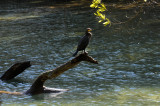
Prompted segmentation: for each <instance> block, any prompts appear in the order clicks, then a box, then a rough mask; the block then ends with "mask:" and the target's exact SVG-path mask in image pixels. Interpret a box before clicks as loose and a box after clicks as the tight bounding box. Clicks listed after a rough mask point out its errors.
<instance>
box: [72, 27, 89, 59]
mask: <svg viewBox="0 0 160 106" xmlns="http://www.w3.org/2000/svg"><path fill="white" fill-rule="evenodd" d="M91 31H92V29H91V28H87V29H86V33H85V35H84V36H83V37H82V38H81V40H80V41H79V43H78V46H77V50H76V52H75V53H74V54H73V56H76V55H77V53H78V51H81V50H82V51H84V53H85V49H86V47H87V46H88V44H89V41H90V38H91V36H92V33H91Z"/></svg>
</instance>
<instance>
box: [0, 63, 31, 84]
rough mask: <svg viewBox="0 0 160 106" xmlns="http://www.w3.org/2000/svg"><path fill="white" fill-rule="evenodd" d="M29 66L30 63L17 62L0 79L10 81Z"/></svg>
mask: <svg viewBox="0 0 160 106" xmlns="http://www.w3.org/2000/svg"><path fill="white" fill-rule="evenodd" d="M30 66H31V62H30V61H25V62H19V63H16V64H14V65H12V66H11V67H10V68H9V69H8V70H7V71H6V72H5V73H4V74H3V75H2V76H1V77H0V79H1V80H3V81H4V80H5V81H6V80H11V79H13V78H14V77H16V76H17V75H19V74H20V73H22V72H23V71H24V70H25V69H27V68H28V67H30Z"/></svg>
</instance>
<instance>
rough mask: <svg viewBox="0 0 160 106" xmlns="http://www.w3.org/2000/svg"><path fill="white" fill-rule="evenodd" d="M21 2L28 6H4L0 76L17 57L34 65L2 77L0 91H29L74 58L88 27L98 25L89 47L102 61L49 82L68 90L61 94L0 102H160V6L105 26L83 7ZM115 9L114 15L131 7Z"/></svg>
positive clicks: (0, 13)
mask: <svg viewBox="0 0 160 106" xmlns="http://www.w3.org/2000/svg"><path fill="white" fill-rule="evenodd" d="M21 6H22V7H23V6H24V7H23V8H22V7H19V8H13V7H9V6H8V7H7V8H5V9H3V8H2V7H3V6H2V7H0V21H1V22H0V29H1V30H0V51H1V53H0V64H1V65H0V75H2V74H3V73H4V71H5V70H7V69H8V68H9V67H10V66H11V65H12V64H14V63H15V62H17V61H24V60H26V61H27V60H31V61H32V62H33V65H32V66H31V68H29V69H27V70H26V71H25V72H23V73H22V74H20V75H19V76H17V77H16V78H15V79H14V80H12V81H9V82H2V81H0V85H1V86H0V90H5V91H19V92H23V91H26V90H27V89H28V88H29V87H30V86H31V84H32V83H33V80H35V78H37V76H38V75H39V74H41V73H42V72H44V71H47V70H50V69H53V68H55V67H57V66H58V65H61V64H63V63H64V62H66V61H68V60H69V59H71V58H72V54H73V52H74V51H75V49H76V46H77V42H78V40H79V38H80V35H83V34H84V31H85V29H86V28H87V27H91V28H92V29H94V30H93V37H92V40H91V43H90V45H89V47H88V48H87V51H88V52H89V54H90V55H91V56H92V57H94V58H95V59H96V60H98V61H99V64H98V65H95V64H91V63H87V62H82V63H80V64H79V65H78V66H76V67H75V68H73V69H70V70H68V71H66V72H65V73H64V74H62V75H61V76H59V77H57V78H56V79H52V80H49V81H47V82H46V84H45V86H48V87H54V88H64V89H70V91H68V92H66V93H64V94H62V95H59V96H57V97H54V96H53V95H52V94H41V95H36V96H26V95H22V96H14V95H6V94H0V104H1V101H2V104H4V105H6V104H12V105H14V104H15V105H17V104H27V105H34V104H41V105H46V104H55V105H68V104H70V105H87V106H88V105H102V106H103V105H104V106H105V105H117V104H123V105H139V104H141V105H150V104H152V105H159V104H160V103H159V102H160V96H159V92H160V91H159V87H160V82H159V78H160V73H159V71H160V64H159V63H160V59H159V56H160V52H159V51H160V48H159V45H160V34H159V22H160V21H159V19H160V16H159V14H158V13H157V10H155V11H153V12H152V13H150V12H147V11H146V13H145V14H143V15H141V16H139V17H138V18H141V21H139V22H136V21H135V22H131V23H130V24H125V25H124V24H122V25H121V26H118V28H119V29H117V25H113V26H111V27H104V26H102V25H101V24H99V23H97V20H96V19H95V17H94V16H93V15H92V14H93V11H92V10H91V9H90V8H87V7H83V6H81V7H72V8H71V7H70V8H57V9H56V8H49V7H48V6H44V7H43V6H41V7H38V6H33V7H27V6H26V5H25V4H23V5H21ZM114 11H115V10H114ZM114 11H113V13H112V14H111V16H110V17H118V15H119V14H125V13H127V12H128V11H125V10H124V11H118V10H116V11H115V13H114ZM124 12H125V13H124ZM128 14H129V13H127V15H128ZM151 14H152V17H151V16H150V15H151ZM121 17H123V16H119V18H121ZM147 17H148V18H147ZM137 23H138V24H137Z"/></svg>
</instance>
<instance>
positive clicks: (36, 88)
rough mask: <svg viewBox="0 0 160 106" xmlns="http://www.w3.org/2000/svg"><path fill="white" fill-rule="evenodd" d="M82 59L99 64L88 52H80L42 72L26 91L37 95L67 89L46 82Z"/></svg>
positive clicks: (28, 93)
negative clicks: (50, 86) (48, 84)
mask: <svg viewBox="0 0 160 106" xmlns="http://www.w3.org/2000/svg"><path fill="white" fill-rule="evenodd" d="M81 61H87V62H90V63H94V64H98V62H97V61H96V60H94V59H93V58H92V57H91V56H88V54H87V53H84V54H80V55H78V56H77V57H75V58H73V59H72V60H70V61H68V62H67V63H65V64H63V65H61V66H59V67H57V68H55V69H53V70H49V71H47V72H44V73H42V74H41V75H40V76H39V77H38V78H37V79H36V80H35V82H34V83H33V84H32V86H31V87H30V89H29V90H27V91H26V92H25V94H27V95H35V94H40V93H52V92H53V93H61V92H64V91H66V90H64V89H51V88H47V87H44V86H43V85H44V83H45V81H46V80H48V79H53V78H56V77H57V76H59V75H60V74H62V73H63V72H65V71H67V70H68V69H71V68H73V67H74V66H76V65H77V64H79V63H80V62H81Z"/></svg>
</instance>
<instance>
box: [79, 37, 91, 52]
mask: <svg viewBox="0 0 160 106" xmlns="http://www.w3.org/2000/svg"><path fill="white" fill-rule="evenodd" d="M88 43H89V38H88V36H83V37H82V38H81V40H80V41H79V43H78V48H77V49H78V50H84V49H85V48H86V47H87V45H88Z"/></svg>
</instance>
